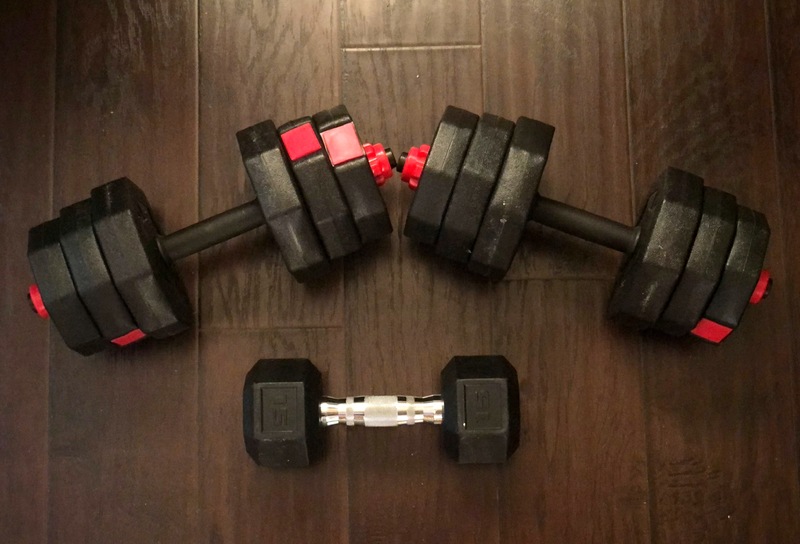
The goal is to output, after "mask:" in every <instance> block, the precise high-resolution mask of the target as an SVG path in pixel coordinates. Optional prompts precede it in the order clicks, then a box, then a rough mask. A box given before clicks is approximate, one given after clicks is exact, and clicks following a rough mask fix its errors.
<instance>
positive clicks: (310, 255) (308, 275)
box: [236, 121, 329, 282]
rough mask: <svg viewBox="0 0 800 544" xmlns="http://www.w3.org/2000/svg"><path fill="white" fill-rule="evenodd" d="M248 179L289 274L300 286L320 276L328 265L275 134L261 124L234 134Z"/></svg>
mask: <svg viewBox="0 0 800 544" xmlns="http://www.w3.org/2000/svg"><path fill="white" fill-rule="evenodd" d="M236 139H237V141H238V142H239V151H240V152H241V154H242V161H243V162H244V166H245V169H246V170H247V176H248V178H249V179H250V184H251V185H252V186H253V190H254V191H255V193H256V197H257V199H258V203H259V204H260V205H261V210H262V211H263V216H264V218H265V219H266V222H267V224H268V225H269V228H270V230H271V231H272V236H273V237H274V238H275V241H276V243H277V244H278V247H279V248H280V250H281V255H282V256H283V261H284V263H286V267H287V268H288V269H289V272H291V273H292V275H293V276H294V277H295V278H296V279H297V280H298V281H300V282H304V281H307V280H309V279H312V278H314V277H318V276H320V275H321V274H322V273H323V272H325V271H326V270H328V268H329V262H328V257H327V255H326V254H325V250H324V249H323V247H322V242H321V241H320V239H319V236H318V234H317V231H316V229H315V228H314V224H313V223H312V222H311V217H310V216H309V215H308V212H307V211H306V208H305V206H304V204H303V198H302V196H301V193H300V190H299V189H298V187H297V185H296V184H295V181H294V179H293V175H292V170H291V166H290V165H289V159H288V158H287V157H286V153H285V151H284V149H283V145H282V143H281V139H280V136H279V135H278V130H277V129H276V128H275V124H274V123H273V122H272V121H264V122H263V123H259V124H257V125H254V126H251V127H248V128H246V129H244V130H240V131H239V132H237V133H236Z"/></svg>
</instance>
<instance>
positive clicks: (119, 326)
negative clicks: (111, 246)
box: [61, 199, 139, 340]
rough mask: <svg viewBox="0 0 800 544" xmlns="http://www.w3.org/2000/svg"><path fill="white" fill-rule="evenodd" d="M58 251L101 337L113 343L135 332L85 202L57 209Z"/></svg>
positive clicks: (90, 205) (133, 324)
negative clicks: (62, 256)
mask: <svg viewBox="0 0 800 544" xmlns="http://www.w3.org/2000/svg"><path fill="white" fill-rule="evenodd" d="M61 248H62V249H63V250H64V256H65V257H66V259H67V265H68V266H69V271H70V273H71V274H72V281H73V283H74V284H75V288H76V289H77V290H78V295H79V296H80V298H81V300H82V301H83V303H84V305H85V306H86V308H87V309H88V310H89V313H90V314H91V316H92V319H93V321H94V322H95V323H96V324H97V327H98V328H99V329H100V332H101V333H102V335H103V336H104V337H105V338H106V339H108V340H115V339H117V338H120V337H122V336H125V335H126V334H128V333H130V332H133V331H135V330H136V329H138V328H139V327H138V325H136V323H134V321H133V317H132V316H131V313H130V312H129V311H128V308H127V306H125V302H123V300H122V296H121V295H120V294H119V292H118V291H117V288H116V287H115V286H114V281H113V280H112V279H111V275H110V274H109V272H108V268H107V266H106V263H105V260H104V259H103V254H102V253H101V252H100V244H99V243H98V242H97V238H96V236H95V234H94V228H93V227H92V204H91V201H90V200H89V199H86V200H82V201H81V202H78V203H77V204H73V205H72V206H67V207H66V208H63V209H62V210H61Z"/></svg>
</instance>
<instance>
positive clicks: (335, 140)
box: [320, 122, 366, 166]
mask: <svg viewBox="0 0 800 544" xmlns="http://www.w3.org/2000/svg"><path fill="white" fill-rule="evenodd" d="M320 136H322V143H324V144H325V150H326V151H327V152H328V158H329V159H330V161H331V166H337V165H339V164H342V163H345V162H348V161H352V160H353V159H357V158H359V157H363V156H364V149H362V148H361V142H360V141H359V139H358V134H357V133H356V127H355V125H354V124H353V123H352V122H350V123H347V124H345V125H342V126H340V127H336V128H332V129H329V130H326V131H324V132H320ZM365 147H366V146H365Z"/></svg>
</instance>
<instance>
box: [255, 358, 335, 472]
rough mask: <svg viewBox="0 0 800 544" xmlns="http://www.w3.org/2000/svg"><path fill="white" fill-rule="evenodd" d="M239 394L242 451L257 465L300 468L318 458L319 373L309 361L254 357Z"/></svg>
mask: <svg viewBox="0 0 800 544" xmlns="http://www.w3.org/2000/svg"><path fill="white" fill-rule="evenodd" d="M242 397H243V401H242V422H243V427H244V444H245V449H246V450H247V453H248V454H249V455H250V457H251V458H252V459H253V461H255V462H256V464H258V465H261V466H267V467H274V468H293V467H304V466H308V465H310V464H312V463H313V462H314V461H315V460H317V459H318V458H320V457H321V456H322V454H323V451H324V448H325V433H324V432H323V430H324V429H323V428H322V427H321V426H320V423H319V402H320V400H321V399H322V376H321V374H320V372H319V370H317V368H316V367H315V366H314V365H313V364H311V361H309V360H308V359H262V360H260V361H258V362H257V363H256V364H255V365H254V366H253V368H251V369H250V372H248V373H247V376H246V377H245V380H244V390H243V395H242Z"/></svg>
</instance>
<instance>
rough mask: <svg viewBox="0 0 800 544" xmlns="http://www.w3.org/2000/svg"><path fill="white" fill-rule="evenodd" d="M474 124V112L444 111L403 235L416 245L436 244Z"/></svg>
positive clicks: (457, 109) (476, 120) (475, 118)
mask: <svg viewBox="0 0 800 544" xmlns="http://www.w3.org/2000/svg"><path fill="white" fill-rule="evenodd" d="M477 124H478V116H477V115H475V114H474V113H470V112H468V111H466V110H462V109H460V108H454V107H453V106H447V109H446V110H445V111H444V115H442V120H441V121H439V127H438V128H437V129H436V135H435V136H434V137H433V143H432V144H431V150H430V152H429V153H428V159H427V160H426V161H425V168H424V169H423V170H422V176H421V177H420V180H419V187H418V188H417V191H416V192H415V193H414V200H412V201H411V206H410V207H409V209H408V215H407V216H406V226H405V228H404V229H403V234H405V235H406V236H408V237H409V238H411V239H412V240H414V241H415V242H419V243H421V244H429V245H430V244H435V243H436V239H437V238H438V236H439V229H440V228H441V226H442V220H443V219H444V212H445V210H446V208H447V203H448V202H449V201H450V194H451V193H452V192H453V186H454V185H455V183H456V178H457V177H458V173H459V172H460V171H461V164H462V163H463V162H464V156H465V155H466V154H467V148H468V147H469V142H470V140H472V133H473V132H474V130H475V125H477Z"/></svg>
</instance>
